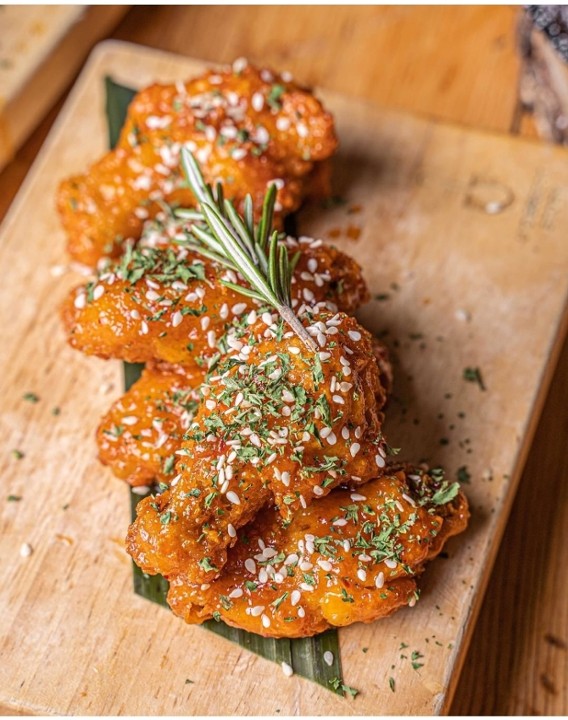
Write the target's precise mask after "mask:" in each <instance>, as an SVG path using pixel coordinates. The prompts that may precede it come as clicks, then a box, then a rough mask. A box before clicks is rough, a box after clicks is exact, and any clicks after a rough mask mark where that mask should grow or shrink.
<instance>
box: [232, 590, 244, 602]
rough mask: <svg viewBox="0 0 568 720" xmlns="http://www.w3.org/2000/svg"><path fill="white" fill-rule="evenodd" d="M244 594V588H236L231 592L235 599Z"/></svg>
mask: <svg viewBox="0 0 568 720" xmlns="http://www.w3.org/2000/svg"><path fill="white" fill-rule="evenodd" d="M242 596H243V590H242V588H235V589H234V590H233V591H232V592H230V593H229V597H230V598H233V599H235V600H236V599H237V598H240V597H242Z"/></svg>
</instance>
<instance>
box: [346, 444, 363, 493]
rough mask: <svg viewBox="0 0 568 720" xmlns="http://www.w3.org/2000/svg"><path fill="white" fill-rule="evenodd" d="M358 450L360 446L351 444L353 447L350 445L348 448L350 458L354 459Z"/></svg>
mask: <svg viewBox="0 0 568 720" xmlns="http://www.w3.org/2000/svg"><path fill="white" fill-rule="evenodd" d="M360 449H361V445H359V443H357V442H355V443H353V445H351V447H350V448H349V452H350V453H351V457H355V455H357V453H358V452H359V450H360ZM351 497H353V496H351Z"/></svg>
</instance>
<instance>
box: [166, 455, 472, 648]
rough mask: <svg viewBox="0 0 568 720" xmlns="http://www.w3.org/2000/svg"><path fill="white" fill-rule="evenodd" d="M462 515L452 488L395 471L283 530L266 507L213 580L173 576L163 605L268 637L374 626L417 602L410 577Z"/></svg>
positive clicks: (307, 512)
mask: <svg viewBox="0 0 568 720" xmlns="http://www.w3.org/2000/svg"><path fill="white" fill-rule="evenodd" d="M436 487H438V488H439V489H438V490H436ZM449 498H453V499H449ZM467 517H468V511H467V502H466V500H465V497H464V496H463V494H462V493H461V492H457V487H453V488H448V487H447V484H445V483H443V484H442V483H441V481H440V478H439V477H438V479H434V478H433V477H431V476H429V475H427V474H426V473H425V472H424V471H422V470H419V469H415V468H405V469H402V468H401V469H394V470H392V471H389V472H388V473H387V474H386V475H384V476H383V477H381V478H379V479H376V480H372V481H371V482H369V483H367V484H366V485H365V486H364V487H362V488H360V489H359V490H357V492H351V491H349V490H334V491H333V492H332V493H330V494H329V495H328V496H327V497H325V498H323V499H321V500H319V501H318V502H317V503H315V504H313V505H311V506H310V507H308V508H306V509H300V510H299V511H298V512H297V513H296V514H295V515H294V517H293V519H292V522H291V523H290V525H289V526H288V527H283V526H282V523H281V519H280V516H279V513H278V512H277V511H276V510H275V509H274V508H267V509H265V510H263V511H262V512H261V513H259V515H258V516H257V517H256V519H255V521H254V523H251V524H250V525H247V526H246V527H244V528H242V529H241V530H240V531H239V533H238V537H237V541H236V544H235V545H234V547H232V548H231V549H230V550H229V553H228V560H227V563H226V565H225V566H224V568H223V570H222V572H221V574H220V575H219V577H218V578H217V579H215V580H212V581H208V582H206V583H205V584H191V583H190V582H188V580H187V578H186V577H185V576H184V575H183V574H182V575H177V576H174V577H173V578H170V581H171V584H170V591H169V594H168V603H169V604H170V606H171V608H172V610H173V611H174V613H175V614H176V615H179V616H180V617H182V618H183V619H184V620H185V621H186V622H188V623H202V622H203V621H204V620H208V619H210V618H216V619H218V620H223V621H224V622H226V623H227V624H228V625H232V626H234V627H238V628H242V629H244V630H247V631H250V632H254V633H258V634H259V635H264V636H271V637H307V636H310V635H315V634H316V633H320V632H323V631H324V630H326V629H328V628H329V627H342V626H345V625H350V624H352V623H354V622H373V621H374V620H377V619H378V618H381V617H384V616H386V615H389V614H390V613H392V612H393V611H395V610H396V609H397V608H399V607H401V606H403V605H413V604H414V603H415V602H416V599H417V597H418V595H417V587H416V580H415V576H416V575H418V574H419V573H421V572H422V570H423V569H424V564H425V563H426V561H427V560H430V559H432V558H433V557H434V556H435V555H437V554H438V553H439V552H440V551H441V549H442V547H443V545H444V543H445V541H446V540H447V539H448V538H449V537H450V536H451V535H455V534H457V533H460V532H462V530H463V529H464V528H465V526H466V523H467Z"/></svg>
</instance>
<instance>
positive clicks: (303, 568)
mask: <svg viewBox="0 0 568 720" xmlns="http://www.w3.org/2000/svg"><path fill="white" fill-rule="evenodd" d="M312 568H313V565H312V563H311V562H308V561H307V560H304V561H303V562H301V563H300V570H301V571H302V572H309V571H310V570H311V569H312Z"/></svg>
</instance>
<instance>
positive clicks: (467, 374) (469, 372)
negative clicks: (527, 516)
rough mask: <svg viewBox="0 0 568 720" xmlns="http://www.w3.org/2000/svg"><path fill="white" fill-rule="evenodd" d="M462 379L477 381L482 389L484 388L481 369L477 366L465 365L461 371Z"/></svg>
mask: <svg viewBox="0 0 568 720" xmlns="http://www.w3.org/2000/svg"><path fill="white" fill-rule="evenodd" d="M463 379H464V380H467V381H468V382H471V383H477V384H478V385H479V387H480V388H481V389H482V390H486V389H487V388H486V387H485V384H484V382H483V378H482V376H481V370H480V369H479V368H478V367H466V368H464V371H463Z"/></svg>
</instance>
